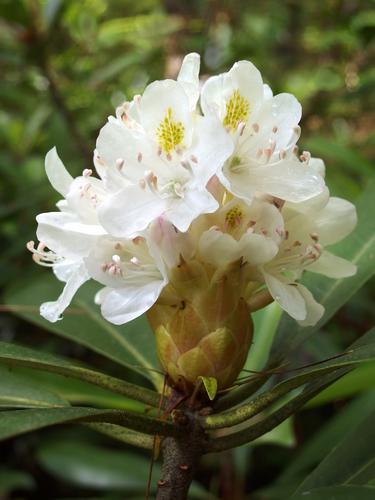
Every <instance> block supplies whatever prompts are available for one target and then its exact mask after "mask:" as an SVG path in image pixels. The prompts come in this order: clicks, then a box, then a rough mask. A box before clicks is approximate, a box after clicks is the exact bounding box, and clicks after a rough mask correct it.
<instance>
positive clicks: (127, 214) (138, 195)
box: [98, 186, 165, 238]
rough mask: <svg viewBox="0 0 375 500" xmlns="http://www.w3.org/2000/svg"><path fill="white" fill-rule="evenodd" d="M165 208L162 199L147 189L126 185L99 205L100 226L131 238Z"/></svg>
mask: <svg viewBox="0 0 375 500" xmlns="http://www.w3.org/2000/svg"><path fill="white" fill-rule="evenodd" d="M164 209H165V202H164V200H162V199H160V198H159V197H157V196H155V195H154V194H153V193H152V192H151V191H150V190H149V189H147V188H146V189H142V188H140V187H139V186H128V187H125V188H124V189H122V190H121V191H118V192H117V193H115V194H113V195H111V196H109V197H108V198H107V199H106V200H105V201H104V202H103V203H102V204H101V206H100V207H99V209H98V217H99V221H100V223H101V224H102V226H103V227H104V228H105V229H106V230H107V231H108V233H109V234H111V235H112V236H114V237H118V238H122V237H123V238H132V237H134V236H136V235H137V233H138V232H139V231H142V230H144V229H145V228H146V227H147V226H148V224H149V223H150V222H151V221H152V220H154V219H156V218H157V217H159V215H161V214H162V213H163V211H164Z"/></svg>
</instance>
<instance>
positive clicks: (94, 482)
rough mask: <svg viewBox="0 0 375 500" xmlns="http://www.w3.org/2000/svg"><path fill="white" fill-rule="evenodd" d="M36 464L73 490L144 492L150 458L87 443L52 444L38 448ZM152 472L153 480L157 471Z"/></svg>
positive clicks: (157, 469)
mask: <svg viewBox="0 0 375 500" xmlns="http://www.w3.org/2000/svg"><path fill="white" fill-rule="evenodd" d="M37 460H38V461H39V462H40V464H41V465H42V467H43V468H44V469H45V470H47V471H48V472H49V473H50V474H52V475H53V476H55V477H56V478H58V479H60V480H62V481H64V482H67V483H71V484H74V485H76V486H80V487H86V488H90V489H91V488H93V489H99V490H116V491H128V492H130V491H132V492H135V491H137V492H144V490H145V488H146V485H147V477H148V469H149V461H150V458H146V457H143V456H141V455H139V454H137V453H135V452H131V451H118V450H111V449H108V448H105V447H103V446H97V445H93V444H89V443H83V442H82V443H77V442H75V441H74V442H69V441H68V442H66V441H60V442H59V441H57V442H56V441H54V442H51V443H49V444H46V445H43V446H41V447H40V448H39V450H38V451H37ZM155 468H156V470H155V471H154V473H155V475H156V476H157V475H158V474H159V467H158V466H157V465H156V466H155Z"/></svg>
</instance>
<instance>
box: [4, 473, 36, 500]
mask: <svg viewBox="0 0 375 500" xmlns="http://www.w3.org/2000/svg"><path fill="white" fill-rule="evenodd" d="M33 488H35V481H34V479H33V477H32V476H30V474H27V472H23V471H21V470H14V469H8V468H7V467H1V468H0V494H1V495H7V494H8V493H11V492H12V491H13V490H18V489H22V490H32V489H33ZM4 498H8V496H4Z"/></svg>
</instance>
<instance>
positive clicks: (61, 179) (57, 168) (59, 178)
mask: <svg viewBox="0 0 375 500" xmlns="http://www.w3.org/2000/svg"><path fill="white" fill-rule="evenodd" d="M45 169H46V174H47V177H48V180H49V181H50V183H51V185H52V186H53V188H54V189H56V191H57V192H58V193H60V194H61V195H62V196H64V197H65V196H66V194H67V193H68V191H69V188H70V185H71V183H72V182H73V177H72V176H71V175H70V174H69V172H68V171H67V170H66V168H65V166H64V164H63V162H62V161H61V160H60V158H59V155H58V154H57V151H56V148H52V149H50V150H49V151H48V153H47V155H46V159H45Z"/></svg>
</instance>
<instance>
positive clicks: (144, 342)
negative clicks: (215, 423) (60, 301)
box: [6, 274, 162, 386]
mask: <svg viewBox="0 0 375 500" xmlns="http://www.w3.org/2000/svg"><path fill="white" fill-rule="evenodd" d="M97 288H98V287H97V286H96V285H95V284H94V283H91V282H90V283H88V284H86V285H85V286H84V287H82V289H81V290H80V291H79V293H78V295H77V298H76V299H75V300H74V301H73V303H72V308H71V310H70V312H69V310H68V311H66V313H65V316H64V318H63V320H61V321H58V322H56V323H49V322H48V321H46V320H44V319H43V318H42V317H41V316H40V315H39V306H40V304H41V303H42V302H44V301H46V300H51V299H53V298H55V297H57V296H58V295H59V293H60V292H61V282H58V281H57V280H56V278H55V277H54V276H52V274H50V275H49V276H46V277H44V278H43V279H40V280H33V281H30V280H28V282H27V283H22V285H19V286H18V287H17V289H13V290H12V291H11V292H9V293H8V294H7V297H6V301H7V303H8V304H17V306H24V309H22V307H21V308H19V309H18V310H17V309H15V312H16V314H19V315H20V316H22V317H23V318H25V319H27V320H28V321H31V322H33V323H35V324H37V325H40V326H43V328H45V329H46V330H49V331H51V332H53V333H56V334H58V335H61V336H62V337H65V338H68V339H69V340H72V341H73V342H77V343H78V344H82V345H84V346H85V347H87V348H89V349H92V350H93V351H95V352H98V353H100V354H102V355H104V356H106V357H107V358H109V359H112V360H113V361H116V362H118V363H120V364H122V365H125V366H127V367H129V368H131V369H133V370H135V371H137V372H138V373H140V374H142V375H144V376H145V377H147V378H149V379H150V380H152V381H153V382H154V383H155V384H156V385H158V386H161V383H162V377H161V376H160V375H159V374H158V373H156V372H155V371H154V370H155V368H157V367H158V366H159V364H158V361H157V359H156V349H155V341H154V337H153V334H152V332H151V330H150V327H149V325H148V323H147V320H146V318H145V316H142V317H141V318H138V319H136V320H134V321H132V322H130V323H128V324H127V325H124V326H123V327H117V326H115V325H112V324H111V323H109V322H108V321H106V320H105V319H104V318H103V317H102V316H101V314H100V310H99V308H98V306H96V305H95V304H94V296H95V293H96V291H97ZM30 308H33V310H32V311H30Z"/></svg>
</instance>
